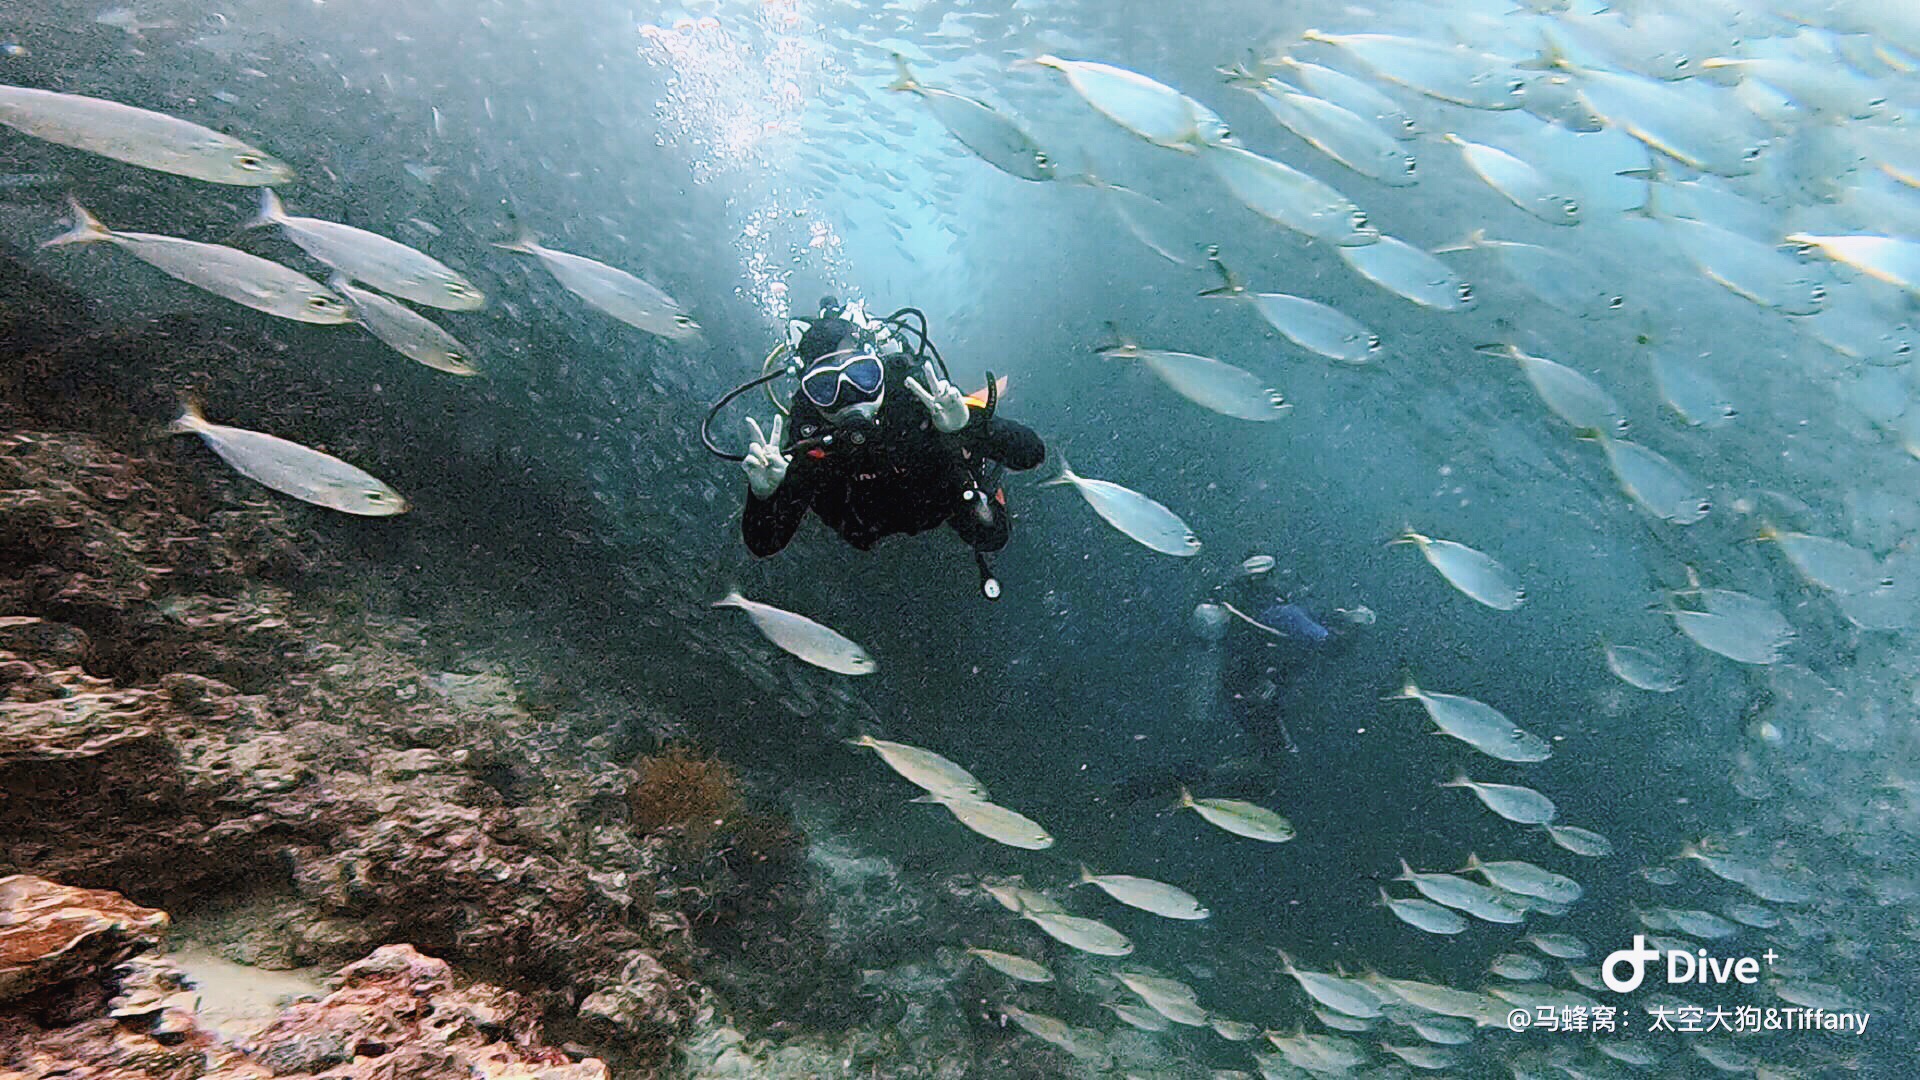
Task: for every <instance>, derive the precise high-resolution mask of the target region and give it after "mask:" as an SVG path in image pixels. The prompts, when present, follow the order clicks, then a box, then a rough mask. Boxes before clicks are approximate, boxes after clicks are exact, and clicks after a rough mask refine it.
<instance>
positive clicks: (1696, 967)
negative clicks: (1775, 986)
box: [1600, 934, 1780, 994]
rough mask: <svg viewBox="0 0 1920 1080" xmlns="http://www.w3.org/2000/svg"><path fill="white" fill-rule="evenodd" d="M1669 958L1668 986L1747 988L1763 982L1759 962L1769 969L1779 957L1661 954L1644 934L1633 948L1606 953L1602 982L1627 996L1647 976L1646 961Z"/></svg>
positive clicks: (1704, 952) (1635, 939) (1635, 937)
mask: <svg viewBox="0 0 1920 1080" xmlns="http://www.w3.org/2000/svg"><path fill="white" fill-rule="evenodd" d="M1662 956H1665V957H1666V958H1667V982H1668V983H1670V984H1671V983H1703V984H1717V985H1721V986H1724V985H1726V984H1727V983H1729V982H1737V983H1744V984H1746V985H1748V986H1751V985H1753V984H1754V983H1757V982H1759V981H1760V963H1761V961H1762V960H1764V961H1766V964H1767V966H1768V967H1772V966H1773V962H1774V961H1775V960H1778V959H1779V958H1780V955H1779V954H1778V953H1776V952H1774V951H1773V950H1772V949H1768V950H1767V951H1766V952H1764V953H1761V954H1760V959H1759V960H1756V959H1754V958H1753V957H1751V956H1740V957H1732V956H1729V957H1724V958H1723V957H1713V956H1708V955H1707V950H1705V949H1701V950H1700V951H1699V954H1698V955H1695V954H1694V953H1690V952H1685V951H1683V950H1680V949H1673V950H1669V951H1668V952H1665V953H1662V952H1661V951H1660V950H1659V949H1649V948H1647V938H1646V935H1645V934H1635V935H1633V948H1631V949H1619V950H1616V951H1614V952H1610V953H1608V954H1607V958H1606V959H1605V960H1602V961H1601V962H1600V980H1601V981H1602V982H1604V983H1606V984H1607V989H1609V990H1611V991H1613V992H1614V993H1616V994H1628V993H1632V992H1633V991H1634V990H1637V989H1639V987H1640V984H1641V982H1643V981H1644V980H1645V979H1646V977H1647V961H1649V960H1654V961H1657V960H1659V959H1660V958H1661V957H1662ZM1621 968H1631V969H1632V971H1631V972H1629V973H1628V974H1626V975H1621V974H1620V969H1621Z"/></svg>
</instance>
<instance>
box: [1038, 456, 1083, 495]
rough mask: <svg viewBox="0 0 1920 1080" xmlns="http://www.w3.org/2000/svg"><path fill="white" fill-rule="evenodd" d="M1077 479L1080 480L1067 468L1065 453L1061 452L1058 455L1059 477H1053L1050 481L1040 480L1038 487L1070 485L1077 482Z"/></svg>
mask: <svg viewBox="0 0 1920 1080" xmlns="http://www.w3.org/2000/svg"><path fill="white" fill-rule="evenodd" d="M1078 479H1080V478H1079V477H1078V476H1075V475H1074V472H1073V470H1072V469H1071V468H1068V467H1067V455H1066V453H1065V452H1064V451H1063V452H1062V453H1061V454H1060V475H1059V476H1056V477H1054V478H1053V479H1051V480H1042V481H1040V484H1039V486H1040V487H1052V486H1053V485H1055V484H1071V483H1073V482H1074V481H1075V480H1078Z"/></svg>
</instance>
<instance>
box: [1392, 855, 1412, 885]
mask: <svg viewBox="0 0 1920 1080" xmlns="http://www.w3.org/2000/svg"><path fill="white" fill-rule="evenodd" d="M1393 880H1395V881H1412V880H1413V867H1412V866H1410V865H1408V863H1407V860H1405V859H1401V860H1400V876H1398V877H1396V878H1394V879H1393Z"/></svg>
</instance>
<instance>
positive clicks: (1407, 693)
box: [1380, 679, 1420, 701]
mask: <svg viewBox="0 0 1920 1080" xmlns="http://www.w3.org/2000/svg"><path fill="white" fill-rule="evenodd" d="M1419 698H1420V688H1419V687H1417V686H1415V685H1413V680H1412V679H1408V680H1406V682H1405V683H1404V684H1403V685H1402V686H1401V687H1400V689H1398V690H1396V691H1394V692H1393V693H1391V694H1388V695H1387V696H1386V697H1383V698H1381V699H1380V700H1381V701H1417V700H1419Z"/></svg>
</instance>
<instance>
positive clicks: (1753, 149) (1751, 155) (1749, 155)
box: [1740, 146, 1766, 161]
mask: <svg viewBox="0 0 1920 1080" xmlns="http://www.w3.org/2000/svg"><path fill="white" fill-rule="evenodd" d="M1764 149H1766V147H1764V146H1749V147H1747V149H1746V152H1745V153H1743V154H1741V155H1740V159H1741V160H1742V161H1757V160H1759V158H1760V152H1761V151H1762V150H1764Z"/></svg>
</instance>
